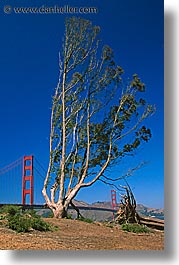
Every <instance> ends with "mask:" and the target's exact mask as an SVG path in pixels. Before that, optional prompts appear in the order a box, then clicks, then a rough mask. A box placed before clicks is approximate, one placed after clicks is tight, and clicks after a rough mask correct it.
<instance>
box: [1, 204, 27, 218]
mask: <svg viewBox="0 0 179 265" xmlns="http://www.w3.org/2000/svg"><path fill="white" fill-rule="evenodd" d="M0 212H1V213H5V214H8V215H10V216H14V215H16V214H19V213H20V212H22V207H20V206H16V205H5V206H3V207H2V208H1V209H0Z"/></svg>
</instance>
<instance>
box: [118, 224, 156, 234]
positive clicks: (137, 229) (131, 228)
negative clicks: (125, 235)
mask: <svg viewBox="0 0 179 265" xmlns="http://www.w3.org/2000/svg"><path fill="white" fill-rule="evenodd" d="M121 228H122V230H124V231H127V232H133V233H149V232H151V230H150V229H149V228H148V227H146V226H144V225H139V224H122V225H121Z"/></svg>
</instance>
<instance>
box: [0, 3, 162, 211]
mask: <svg viewBox="0 0 179 265" xmlns="http://www.w3.org/2000/svg"><path fill="white" fill-rule="evenodd" d="M65 4H68V5H71V6H75V7H79V6H83V7H84V6H94V7H96V8H97V9H98V13H97V14H88V15H87V14H84V15H80V16H82V17H84V18H86V19H90V20H92V21H93V23H94V24H96V25H99V26H100V27H101V36H102V40H103V42H104V44H108V45H110V46H111V48H112V49H113V50H114V53H115V57H116V59H117V61H118V62H119V64H120V65H121V66H122V67H123V69H124V70H125V73H126V76H129V77H130V76H131V75H132V74H133V73H138V75H139V77H140V78H141V79H142V81H143V82H144V83H145V84H146V90H147V91H146V98H147V99H148V101H149V102H150V103H152V104H156V107H157V111H156V113H155V115H154V116H153V117H152V118H150V120H148V121H147V125H148V126H150V127H151V130H152V135H153V137H152V139H151V141H150V142H149V143H148V144H147V145H145V146H144V147H143V148H142V149H141V150H140V152H139V155H138V156H137V157H136V161H140V160H147V161H149V162H150V163H149V164H148V165H147V166H145V167H144V168H143V169H141V170H140V171H139V172H136V174H135V176H134V177H132V178H130V179H129V183H130V184H131V187H132V188H133V191H134V194H135V196H136V199H137V202H138V203H143V204H145V205H147V206H150V207H158V208H159V207H164V199H163V196H164V193H163V192H164V191H163V189H164V124H163V123H164V106H163V103H164V76H163V67H164V66H163V65H164V62H163V50H164V40H163V37H164V36H163V27H164V23H163V19H164V17H163V16H164V12H163V1H162V0H157V1H156V0H150V1H149V0H135V1H134V0H110V1H109V0H102V1H100V0H88V1H87V0H86V1H85V0H71V1H70V0H69V1H65V0H60V1H59V0H38V1H35V0H31V1H30V0H28V1H27V0H17V1H12V0H8V1H6V0H2V1H1V2H0V36H1V41H0V80H1V83H0V168H1V167H3V166H5V165H7V164H9V163H10V162H12V161H14V160H16V159H18V158H19V157H21V156H23V155H30V154H33V155H34V156H35V157H36V158H37V159H38V160H39V161H40V162H41V163H42V164H43V166H44V167H45V168H46V167H47V164H48V156H49V142H48V141H49V127H50V126H49V124H50V122H49V119H50V108H51V97H52V95H53V92H54V88H55V86H56V84H57V79H58V52H59V50H60V49H61V43H62V37H63V34H64V20H65V17H66V15H65V14H15V13H14V12H12V13H11V14H5V13H4V11H3V8H4V6H6V5H8V6H12V7H20V6H24V7H26V6H31V7H40V6H42V5H44V6H54V5H58V6H64V5H65ZM78 16H79V15H78ZM129 166H130V165H129ZM116 172H119V174H120V172H121V169H120V167H119V168H115V174H116ZM40 183H42V182H40V181H39V184H40ZM39 184H38V185H37V188H36V189H37V190H36V191H39V192H40V190H41V185H39ZM19 185H20V182H19ZM19 188H20V189H21V187H19ZM36 196H37V195H36ZM77 198H78V199H80V200H85V201H87V202H93V201H97V200H99V201H103V200H110V188H109V187H106V186H105V185H104V184H102V183H97V184H95V185H94V186H93V187H90V188H88V189H87V190H82V191H81V192H80V193H79V194H78V197H77ZM38 199H39V200H42V196H41V195H40V197H39V198H38Z"/></svg>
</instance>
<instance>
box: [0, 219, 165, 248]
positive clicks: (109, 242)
mask: <svg viewBox="0 0 179 265" xmlns="http://www.w3.org/2000/svg"><path fill="white" fill-rule="evenodd" d="M46 221H48V222H49V223H51V224H53V225H55V226H58V228H59V229H58V230H57V231H53V232H38V231H32V232H29V233H19V234H18V233H16V232H14V231H12V230H10V229H8V228H7V227H5V226H0V249H1V250H3V249H14V250H15V249H17V250H60V249H61V250H163V249H164V232H163V231H154V232H153V233H149V234H134V233H128V232H124V231H122V230H121V229H120V228H119V227H107V226H105V225H104V224H100V223H92V224H91V223H85V222H82V221H78V220H68V219H63V220H54V219H50V218H49V219H46Z"/></svg>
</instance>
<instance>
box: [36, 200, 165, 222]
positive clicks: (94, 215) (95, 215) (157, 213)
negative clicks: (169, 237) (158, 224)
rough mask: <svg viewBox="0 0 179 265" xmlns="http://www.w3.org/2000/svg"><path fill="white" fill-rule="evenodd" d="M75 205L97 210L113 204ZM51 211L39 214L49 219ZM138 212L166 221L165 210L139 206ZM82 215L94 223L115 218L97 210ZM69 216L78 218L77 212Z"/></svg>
mask: <svg viewBox="0 0 179 265" xmlns="http://www.w3.org/2000/svg"><path fill="white" fill-rule="evenodd" d="M73 203H74V204H75V205H76V206H77V207H79V206H84V207H97V208H107V209H108V208H111V202H106V201H103V202H100V201H97V202H94V203H91V204H89V203H87V202H84V201H78V200H73ZM49 212H50V211H49V210H47V209H41V210H40V211H38V214H40V215H43V216H44V217H47V216H48V215H49ZM137 212H138V213H139V214H140V215H143V216H151V217H155V218H159V219H164V210H163V209H155V208H149V207H146V206H144V205H142V204H138V205H137ZM80 213H81V214H82V215H83V216H84V217H85V218H89V219H92V220H94V221H110V220H112V218H113V214H112V213H111V212H107V211H97V210H80ZM69 214H70V215H71V216H72V217H73V218H76V211H75V210H69Z"/></svg>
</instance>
